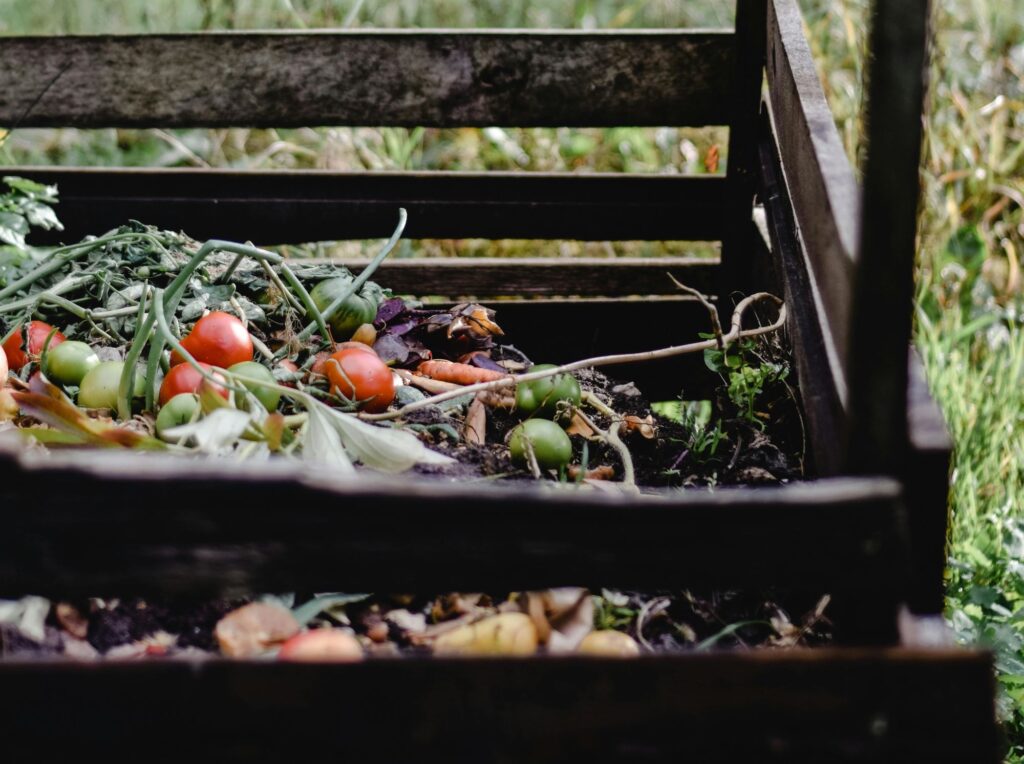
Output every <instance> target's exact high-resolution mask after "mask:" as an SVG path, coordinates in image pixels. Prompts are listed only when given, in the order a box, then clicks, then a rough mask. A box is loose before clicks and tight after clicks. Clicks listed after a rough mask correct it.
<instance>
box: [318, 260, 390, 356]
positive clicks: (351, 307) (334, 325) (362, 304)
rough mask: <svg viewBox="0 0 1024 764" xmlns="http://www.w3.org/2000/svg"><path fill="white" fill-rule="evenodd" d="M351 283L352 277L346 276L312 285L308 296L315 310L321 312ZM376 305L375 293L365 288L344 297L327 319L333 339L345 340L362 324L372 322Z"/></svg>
mask: <svg viewBox="0 0 1024 764" xmlns="http://www.w3.org/2000/svg"><path fill="white" fill-rule="evenodd" d="M351 284H352V279H351V278H349V277H347V276H338V277H336V278H333V279H327V280H326V281H321V282H320V283H319V284H317V285H316V286H315V287H313V291H311V292H310V293H309V296H310V297H311V298H313V303H314V304H315V305H316V307H317V310H319V311H321V312H323V311H325V310H326V309H327V308H328V307H329V306H330V304H331V303H332V302H334V300H336V299H337V298H338V297H341V295H342V294H343V293H345V292H346V291H348V288H349V286H351ZM378 305H379V299H378V297H377V295H376V293H374V292H372V291H370V290H367V289H365V288H364V289H362V290H360V291H359V292H356V293H354V294H350V295H349V296H348V297H346V298H345V301H344V302H343V303H342V304H341V306H340V307H339V308H338V310H337V311H336V312H335V313H334V315H333V316H331V317H330V318H329V319H328V320H327V323H328V324H330V327H331V331H332V332H333V333H334V339H336V340H347V339H349V338H350V337H351V336H352V335H353V334H354V333H355V331H356V329H358V328H359V327H360V326H362V325H363V324H372V323H373V320H374V319H375V318H376V317H377V307H378Z"/></svg>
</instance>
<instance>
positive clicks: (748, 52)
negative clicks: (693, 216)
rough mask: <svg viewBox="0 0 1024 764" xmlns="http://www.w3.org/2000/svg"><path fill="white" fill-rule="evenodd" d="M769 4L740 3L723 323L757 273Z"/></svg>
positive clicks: (754, 0)
mask: <svg viewBox="0 0 1024 764" xmlns="http://www.w3.org/2000/svg"><path fill="white" fill-rule="evenodd" d="M766 6H767V0H739V1H738V2H737V3H736V48H737V53H736V56H735V61H734V64H733V69H734V75H733V80H734V82H735V83H736V84H735V89H736V95H735V97H734V98H733V99H732V119H731V120H730V122H729V155H728V158H729V159H728V161H729V164H728V176H727V180H728V183H729V201H728V205H729V218H730V220H731V221H732V225H731V226H729V228H728V229H727V231H726V235H725V238H724V240H723V242H722V270H721V274H720V284H719V288H718V289H717V290H716V291H717V292H718V293H719V294H720V295H722V297H723V299H721V300H719V303H718V309H719V313H720V314H721V319H722V322H723V323H725V322H726V321H727V320H728V319H729V316H730V315H731V314H732V308H733V305H734V304H735V302H736V301H737V300H735V299H733V295H741V296H742V295H746V294H749V293H750V292H751V291H752V289H751V284H752V282H751V278H752V275H753V273H754V269H753V267H752V266H753V262H752V260H753V250H754V246H753V238H752V237H753V235H754V234H755V233H756V231H755V230H754V228H753V227H752V226H751V225H749V223H750V221H751V217H752V213H753V208H754V191H755V189H756V183H757V132H758V112H759V108H760V104H761V91H762V84H763V82H764V61H765V37H766V17H767V11H766Z"/></svg>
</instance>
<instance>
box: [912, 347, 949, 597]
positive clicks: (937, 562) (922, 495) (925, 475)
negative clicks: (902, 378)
mask: <svg viewBox="0 0 1024 764" xmlns="http://www.w3.org/2000/svg"><path fill="white" fill-rule="evenodd" d="M907 425H908V429H909V433H908V434H909V440H910V443H909V445H910V449H909V454H908V457H907V462H906V466H905V468H904V472H903V481H904V485H906V490H907V496H906V503H907V530H908V535H909V540H910V575H911V581H910V591H909V597H908V601H907V604H908V606H909V607H910V609H911V610H912V611H913V612H915V613H936V614H938V613H942V612H943V611H944V609H945V601H946V599H945V598H946V585H945V570H946V559H947V556H946V551H947V550H946V538H947V536H946V533H947V529H948V527H949V479H948V476H949V469H950V462H951V460H952V451H953V444H952V441H951V439H950V436H949V431H948V430H947V429H946V422H945V420H944V419H943V416H942V411H941V410H940V409H939V407H938V405H937V404H936V403H935V401H934V399H933V398H932V397H931V394H930V393H929V391H928V382H927V380H926V379H925V375H924V368H923V366H922V365H921V359H920V357H919V356H918V355H917V354H916V353H913V352H912V353H911V354H910V380H909V390H908V393H907Z"/></svg>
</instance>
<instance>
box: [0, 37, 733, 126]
mask: <svg viewBox="0 0 1024 764" xmlns="http://www.w3.org/2000/svg"><path fill="white" fill-rule="evenodd" d="M732 47H733V38H732V34H731V33H730V32H715V31H712V32H704V31H688V32H661V31H635V32H535V31H530V32H524V31H471V32H461V31H448V30H438V31H418V30H388V31H374V32H366V31H354V32H333V31H332V32H239V33H204V34H184V35H145V36H133V35H127V36H95V37H7V38H4V40H3V44H2V45H0V71H4V72H15V71H16V72H18V76H17V77H10V78H7V79H6V80H5V82H4V87H3V88H2V89H0V124H4V125H5V126H11V125H14V124H18V125H21V126H24V127H33V126H35V127H40V126H53V127H60V126H75V127H109V126H114V127H207V126H208V127H229V126H233V127H243V126H251V127H260V126H265V127H291V126H315V125H366V126H385V125H398V126H420V125H422V126H428V127H454V126H473V125H503V126H563V125H580V126H603V125H703V124H725V123H727V122H728V120H729V108H728V104H729V96H730V90H731V65H730V61H731V57H732ZM37 99H38V100H37Z"/></svg>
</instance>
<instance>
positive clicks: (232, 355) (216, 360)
mask: <svg viewBox="0 0 1024 764" xmlns="http://www.w3.org/2000/svg"><path fill="white" fill-rule="evenodd" d="M181 344H182V345H184V347H185V350H187V351H188V352H190V353H191V354H192V357H193V358H195V359H196V360H197V361H199V362H200V363H208V364H210V365H211V366H219V367H220V368H222V369H226V368H228V367H229V366H234V365H235V364H236V363H243V362H244V361H251V360H252V337H250V336H249V332H247V331H246V329H245V326H244V325H243V324H242V322H241V321H239V320H238V319H237V318H235V317H234V316H232V315H231V314H230V313H225V312H224V311H221V310H215V311H214V312H213V313H208V314H207V315H205V316H203V317H202V318H200V319H199V320H198V321H196V324H195V326H193V327H192V331H191V332H189V334H188V336H187V337H185V339H183V340H182V341H181ZM184 361H185V359H184V358H182V357H181V356H180V355H178V354H177V353H173V352H172V353H171V366H177V365H179V364H181V363H183V362H184Z"/></svg>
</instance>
